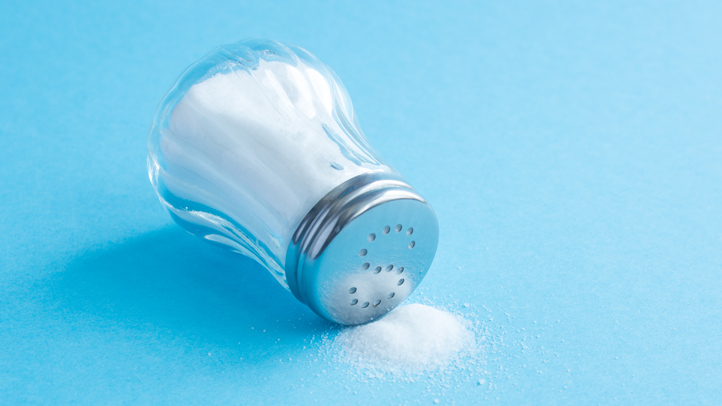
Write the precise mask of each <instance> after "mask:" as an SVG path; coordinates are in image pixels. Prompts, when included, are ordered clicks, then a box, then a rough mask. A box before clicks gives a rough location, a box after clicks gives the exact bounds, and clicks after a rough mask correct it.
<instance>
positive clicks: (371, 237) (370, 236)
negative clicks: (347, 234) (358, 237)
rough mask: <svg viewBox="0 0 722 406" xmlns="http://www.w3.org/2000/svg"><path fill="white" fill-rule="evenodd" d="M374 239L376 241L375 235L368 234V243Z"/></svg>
mask: <svg viewBox="0 0 722 406" xmlns="http://www.w3.org/2000/svg"><path fill="white" fill-rule="evenodd" d="M375 239H376V234H374V233H371V234H369V242H371V241H373V240H375Z"/></svg>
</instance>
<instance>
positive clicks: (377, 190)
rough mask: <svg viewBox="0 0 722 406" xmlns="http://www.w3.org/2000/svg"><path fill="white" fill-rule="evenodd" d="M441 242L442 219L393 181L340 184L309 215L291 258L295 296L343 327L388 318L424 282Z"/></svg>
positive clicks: (385, 177) (384, 176)
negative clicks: (387, 314) (439, 223)
mask: <svg viewBox="0 0 722 406" xmlns="http://www.w3.org/2000/svg"><path fill="white" fill-rule="evenodd" d="M438 240H439V225H438V221H437V219H436V214H435V213H434V210H433V209H432V208H431V206H430V205H429V204H428V203H427V202H426V200H425V199H424V198H423V197H421V196H420V195H419V194H418V193H417V192H416V191H415V190H414V189H413V188H412V187H411V186H409V185H408V184H407V183H406V182H405V181H403V180H402V179H401V178H400V177H398V176H397V175H395V174H391V173H388V172H371V173H367V174H364V175H360V176H357V177H354V178H352V179H350V180H348V181H346V182H344V183H343V184H341V185H339V186H338V187H336V188H335V189H333V190H332V191H331V192H330V193H328V194H327V195H326V196H325V197H324V198H323V199H321V201H320V202H318V204H316V206H314V208H313V209H312V210H311V211H310V212H309V213H308V214H307V215H306V217H305V218H304V219H303V221H302V222H301V224H300V225H299V227H298V229H297V230H296V232H295V233H294V235H293V239H292V241H291V244H290V246H289V248H288V252H287V255H286V279H287V282H288V286H289V287H290V289H291V291H292V292H293V294H294V295H295V296H296V297H297V298H298V299H299V300H300V301H301V302H303V303H305V304H306V305H308V306H309V307H310V308H311V309H312V310H313V311H314V312H316V313H317V314H318V315H319V316H321V317H323V318H325V319H327V320H330V321H333V322H335V323H339V324H344V325H356V324H363V323H367V322H370V321H373V320H376V319H379V318H381V317H383V316H384V315H385V314H386V313H388V312H390V311H391V310H393V309H394V308H395V307H396V306H398V305H399V304H400V303H402V302H403V301H404V300H405V299H406V298H407V297H408V296H409V295H410V294H411V292H413V290H414V289H415V288H416V287H417V286H418V284H419V283H420V282H421V280H422V279H423V278H424V276H425V275H426V272H427V271H428V269H429V267H430V266H431V262H432V261H433V259H434V255H435V253H436V248H437V245H438Z"/></svg>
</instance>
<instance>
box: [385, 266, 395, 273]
mask: <svg viewBox="0 0 722 406" xmlns="http://www.w3.org/2000/svg"><path fill="white" fill-rule="evenodd" d="M392 269H394V266H393V265H389V266H387V267H386V272H391V270H392Z"/></svg>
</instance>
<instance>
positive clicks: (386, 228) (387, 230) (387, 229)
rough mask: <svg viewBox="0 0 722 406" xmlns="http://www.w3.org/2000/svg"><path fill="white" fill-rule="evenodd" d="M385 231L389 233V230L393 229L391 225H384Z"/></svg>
mask: <svg viewBox="0 0 722 406" xmlns="http://www.w3.org/2000/svg"><path fill="white" fill-rule="evenodd" d="M383 231H384V234H388V233H389V231H391V227H389V226H384V230H383Z"/></svg>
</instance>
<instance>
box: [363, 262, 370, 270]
mask: <svg viewBox="0 0 722 406" xmlns="http://www.w3.org/2000/svg"><path fill="white" fill-rule="evenodd" d="M370 266H371V264H369V263H368V262H364V264H363V265H361V268H362V269H363V270H364V271H365V270H367V269H369V267H370Z"/></svg>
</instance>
